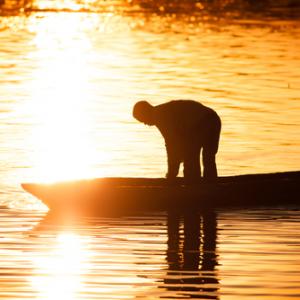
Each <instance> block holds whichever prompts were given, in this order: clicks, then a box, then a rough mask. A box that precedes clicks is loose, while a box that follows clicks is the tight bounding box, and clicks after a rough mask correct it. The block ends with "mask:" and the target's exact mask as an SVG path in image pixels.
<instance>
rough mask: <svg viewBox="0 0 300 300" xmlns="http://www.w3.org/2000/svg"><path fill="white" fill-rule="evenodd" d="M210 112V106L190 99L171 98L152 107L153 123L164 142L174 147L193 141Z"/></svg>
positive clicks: (211, 111)
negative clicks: (171, 99)
mask: <svg viewBox="0 0 300 300" xmlns="http://www.w3.org/2000/svg"><path fill="white" fill-rule="evenodd" d="M212 113H215V112H214V111H213V110H212V109H211V108H209V107H206V106H204V105H203V104H201V103H199V102H196V101H192V100H173V101H170V102H167V103H163V104H160V105H157V106H155V107H154V119H155V125H156V126H157V128H158V129H159V131H160V132H161V134H162V135H163V137H164V139H165V142H166V144H169V143H171V144H172V145H174V147H180V146H182V145H183V144H186V143H190V142H193V139H194V137H195V135H200V134H201V128H202V127H203V126H205V120H206V118H207V116H209V115H211V114H212Z"/></svg>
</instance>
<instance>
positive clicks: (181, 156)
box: [133, 100, 221, 183]
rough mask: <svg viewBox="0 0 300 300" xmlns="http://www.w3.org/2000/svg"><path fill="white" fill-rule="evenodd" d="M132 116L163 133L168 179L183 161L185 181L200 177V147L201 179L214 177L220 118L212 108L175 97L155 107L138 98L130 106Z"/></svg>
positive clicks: (215, 176) (174, 174) (195, 180)
mask: <svg viewBox="0 0 300 300" xmlns="http://www.w3.org/2000/svg"><path fill="white" fill-rule="evenodd" d="M133 116H134V117H135V118H136V119H137V120H138V121H140V122H143V123H145V124H147V125H155V126H156V127H157V128H158V129H159V131H160V132H161V134H162V135H163V137H164V139H165V145H166V150H167V156H168V173H167V175H166V176H167V178H168V179H171V180H172V179H174V178H176V176H177V174H178V171H179V166H180V163H181V162H183V164H184V177H185V180H186V182H189V183H191V182H197V181H198V180H199V179H200V177H201V167H200V152H201V150H202V161H203V167H204V172H203V173H204V178H205V179H209V180H214V179H216V178H217V167H216V160H215V156H216V153H217V151H218V145H219V137H220V131H221V120H220V118H219V116H218V115H217V113H216V112H215V111H214V110H212V109H211V108H209V107H207V106H204V105H202V104H201V103H199V102H196V101H192V100H174V101H171V102H167V103H163V104H160V105H157V106H152V105H151V104H150V103H148V102H147V101H139V102H137V103H136V104H135V106H134V108H133Z"/></svg>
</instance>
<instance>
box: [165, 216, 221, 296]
mask: <svg viewBox="0 0 300 300" xmlns="http://www.w3.org/2000/svg"><path fill="white" fill-rule="evenodd" d="M167 225H168V251H167V263H168V273H167V276H166V278H165V280H164V284H165V288H166V289H167V290H169V291H178V292H179V291H180V294H181V296H183V295H185V296H188V297H189V298H201V299H218V295H217V291H218V283H219V282H218V279H217V277H216V274H215V271H214V268H215V266H216V264H217V261H216V237H217V221H216V214H215V213H214V212H212V211H209V212H203V213H201V214H200V213H190V214H184V215H182V216H181V215H179V214H176V213H169V214H168V224H167Z"/></svg>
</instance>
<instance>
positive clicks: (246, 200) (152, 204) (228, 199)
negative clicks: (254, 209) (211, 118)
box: [22, 171, 300, 213]
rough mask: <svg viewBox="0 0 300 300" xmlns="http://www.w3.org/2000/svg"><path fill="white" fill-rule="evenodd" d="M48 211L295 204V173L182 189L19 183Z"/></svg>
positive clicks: (123, 183) (135, 183)
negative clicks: (46, 207) (45, 206)
mask: <svg viewBox="0 0 300 300" xmlns="http://www.w3.org/2000/svg"><path fill="white" fill-rule="evenodd" d="M22 187H23V189H24V190H25V191H27V192H29V193H31V194H32V195H34V196H35V197H37V198H38V199H40V200H41V201H42V202H43V203H44V204H46V205H47V206H48V208H49V209H50V210H51V211H61V212H63V211H76V212H80V213H87V212H89V213H91V212H99V211H106V210H119V211H123V210H143V211H148V210H169V209H179V210H185V209H188V210H191V209H202V208H208V207H212V208H219V207H220V208H221V207H245V206H246V207H249V206H269V205H272V206H274V205H280V206H281V205H288V204H296V205H298V204H300V197H299V187H300V171H294V172H284V173H272V174H252V175H239V176H227V177H219V178H218V179H217V181H216V182H204V181H201V182H199V184H195V185H185V184H184V180H183V178H177V179H176V181H174V182H172V183H169V182H168V181H167V180H166V179H163V178H97V179H90V180H77V181H69V182H60V183H54V184H41V183H23V184H22Z"/></svg>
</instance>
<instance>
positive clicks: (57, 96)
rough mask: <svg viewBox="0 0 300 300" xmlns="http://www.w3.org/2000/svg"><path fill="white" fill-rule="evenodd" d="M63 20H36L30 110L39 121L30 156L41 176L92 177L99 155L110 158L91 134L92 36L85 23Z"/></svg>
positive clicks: (28, 104)
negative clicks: (89, 64) (89, 111)
mask: <svg viewBox="0 0 300 300" xmlns="http://www.w3.org/2000/svg"><path fill="white" fill-rule="evenodd" d="M59 20H60V22H56V20H52V18H51V17H48V18H46V19H45V20H43V21H42V22H34V23H32V24H31V30H32V31H33V32H35V34H36V37H35V39H34V43H35V45H36V47H37V49H38V50H37V51H36V52H35V53H34V55H36V56H38V57H37V65H36V66H35V70H34V74H33V76H32V80H31V84H30V85H29V87H28V88H29V89H31V91H30V93H31V98H30V100H29V101H28V102H27V103H26V105H25V106H26V107H25V110H26V111H28V114H30V115H31V121H32V120H33V123H34V126H33V130H32V135H31V143H32V145H33V148H34V153H32V156H31V159H32V160H33V162H32V164H33V166H34V168H33V169H34V173H35V174H34V175H35V176H34V177H36V178H38V180H39V181H57V180H64V179H75V178H79V177H80V178H82V177H92V176H93V175H94V173H95V170H94V169H93V165H94V162H95V160H98V161H99V160H101V161H102V162H104V161H105V160H107V159H109V155H108V154H107V153H99V151H96V145H95V141H94V139H93V136H92V134H91V133H92V131H93V126H94V124H93V122H92V120H91V118H90V115H89V113H88V110H89V106H90V105H91V103H92V102H95V94H93V91H92V86H91V83H90V82H89V71H90V69H89V67H88V62H87V60H88V58H89V49H90V41H89V39H88V38H87V36H86V35H85V33H84V30H83V28H84V27H83V28H81V27H80V26H81V25H84V26H85V25H86V24H85V23H84V22H78V21H79V20H78V18H73V17H70V18H68V17H67V18H66V19H61V18H60V19H59ZM100 72H101V70H99V73H100ZM102 72H105V70H102ZM98 174H99V172H98Z"/></svg>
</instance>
